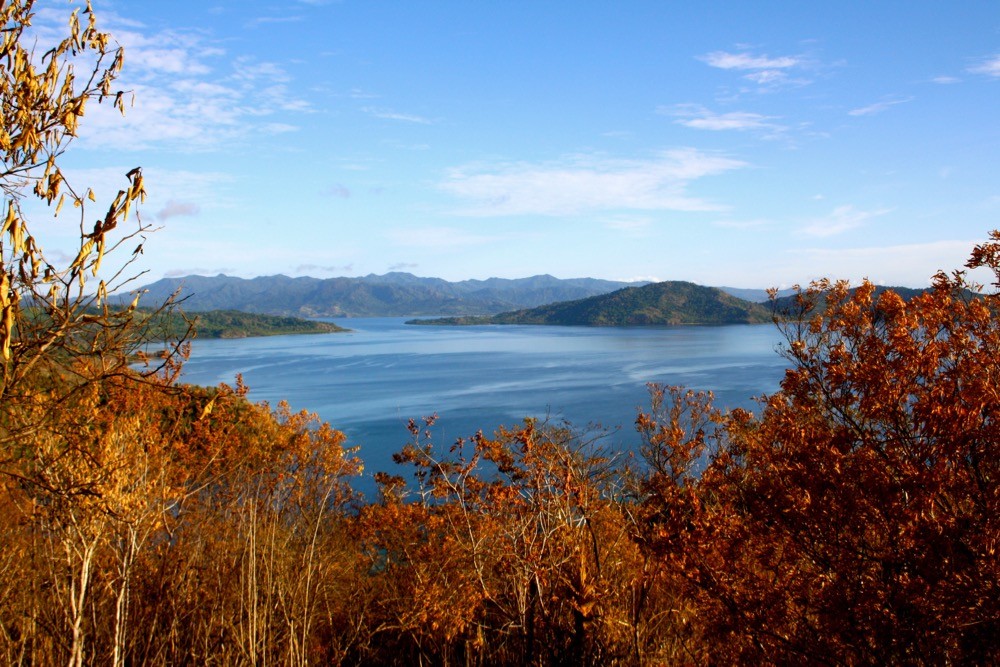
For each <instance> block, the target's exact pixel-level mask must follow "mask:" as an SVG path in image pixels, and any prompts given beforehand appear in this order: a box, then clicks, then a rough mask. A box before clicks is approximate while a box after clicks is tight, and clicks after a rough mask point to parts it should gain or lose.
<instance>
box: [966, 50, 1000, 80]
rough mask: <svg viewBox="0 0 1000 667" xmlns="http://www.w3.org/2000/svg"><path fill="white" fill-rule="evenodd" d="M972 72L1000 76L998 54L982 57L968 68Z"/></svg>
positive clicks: (999, 55) (999, 56) (999, 58)
mask: <svg viewBox="0 0 1000 667" xmlns="http://www.w3.org/2000/svg"><path fill="white" fill-rule="evenodd" d="M969 71H970V72H972V73H973V74H986V75H987V76H996V77H1000V54H997V55H994V56H990V57H989V58H984V59H983V60H981V61H980V62H978V63H976V64H975V65H973V66H972V67H970V68H969Z"/></svg>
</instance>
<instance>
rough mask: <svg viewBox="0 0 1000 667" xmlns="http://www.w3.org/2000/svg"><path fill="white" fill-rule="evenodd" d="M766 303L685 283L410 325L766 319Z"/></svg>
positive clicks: (620, 323) (742, 321)
mask: <svg viewBox="0 0 1000 667" xmlns="http://www.w3.org/2000/svg"><path fill="white" fill-rule="evenodd" d="M771 321H772V317H771V310H770V308H769V307H767V306H764V305H761V304H757V303H751V302H749V301H744V300H743V299H738V298H736V297H734V296H731V295H729V294H726V293H725V292H723V291H722V290H720V289H718V288H715V287H703V286H701V285H695V284H694V283H689V282H680V281H671V282H663V283H653V284H651V285H644V286H642V287H626V288H625V289H621V290H618V291H616V292H612V293H610V294H603V295H600V296H594V297H590V298H586V299H579V300H577V301H565V302H561V303H554V304H550V305H546V306H539V307H537V308H529V309H524V310H515V311H511V312H506V313H501V314H499V315H495V316H493V317H448V318H438V319H433V320H412V321H411V322H410V323H411V324H441V325H464V324H550V325H574V326H652V325H677V324H747V323H763V322H771Z"/></svg>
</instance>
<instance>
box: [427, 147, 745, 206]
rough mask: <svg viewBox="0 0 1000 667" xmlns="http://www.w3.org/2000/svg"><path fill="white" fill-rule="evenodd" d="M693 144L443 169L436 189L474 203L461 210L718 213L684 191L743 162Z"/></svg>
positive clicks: (743, 165)
mask: <svg viewBox="0 0 1000 667" xmlns="http://www.w3.org/2000/svg"><path fill="white" fill-rule="evenodd" d="M745 166H746V163H745V162H742V161H740V160H736V159H733V158H730V157H726V156H724V155H720V154H715V153H706V152H702V151H697V150H694V149H678V150H671V151H665V152H663V153H661V154H659V155H657V156H656V157H653V158H650V159H645V160H635V159H633V160H621V159H609V158H606V157H603V156H575V157H571V158H566V159H564V160H561V161H557V162H552V163H541V164H534V163H527V162H515V163H503V164H496V165H470V166H465V167H457V168H455V169H452V170H451V171H449V173H448V175H447V178H446V179H445V180H444V182H442V183H441V188H442V189H443V190H445V191H446V192H449V193H451V194H453V195H455V196H457V197H460V198H462V199H466V200H470V201H471V202H473V204H472V206H471V207H469V208H466V209H463V210H461V211H459V213H461V214H463V215H472V216H500V215H550V216H565V215H575V214H579V213H583V212H587V211H607V210H615V209H632V210H647V211H650V210H672V211H718V210H723V209H724V208H725V207H724V206H722V205H719V204H715V203H712V202H709V201H705V200H703V199H699V198H696V197H693V196H690V195H688V194H687V192H686V190H687V186H688V185H689V184H690V183H691V182H692V181H695V180H697V179H700V178H704V177H706V176H713V175H717V174H722V173H725V172H727V171H732V170H734V169H739V168H742V167H745Z"/></svg>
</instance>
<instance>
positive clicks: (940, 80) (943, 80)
mask: <svg viewBox="0 0 1000 667" xmlns="http://www.w3.org/2000/svg"><path fill="white" fill-rule="evenodd" d="M961 81H962V80H961V79H959V78H958V77H957V76H936V77H934V78H933V79H931V83H937V84H940V85H943V86H946V85H950V84H952V83H961Z"/></svg>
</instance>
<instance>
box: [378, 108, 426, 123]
mask: <svg viewBox="0 0 1000 667" xmlns="http://www.w3.org/2000/svg"><path fill="white" fill-rule="evenodd" d="M361 110H362V111H364V112H365V113H366V114H368V115H370V116H374V117H375V118H383V119H385V120H399V121H403V122H406V123H418V124H420V125H430V124H431V121H430V119H428V118H424V117H423V116H417V115H415V114H409V113H400V112H398V111H393V110H391V109H380V108H377V107H362V108H361Z"/></svg>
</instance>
